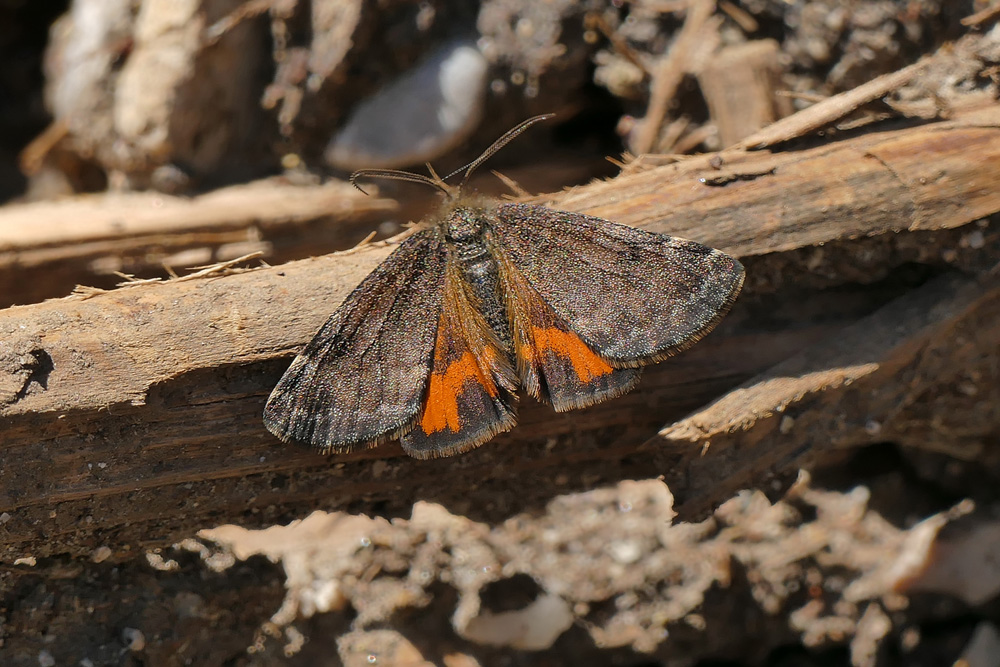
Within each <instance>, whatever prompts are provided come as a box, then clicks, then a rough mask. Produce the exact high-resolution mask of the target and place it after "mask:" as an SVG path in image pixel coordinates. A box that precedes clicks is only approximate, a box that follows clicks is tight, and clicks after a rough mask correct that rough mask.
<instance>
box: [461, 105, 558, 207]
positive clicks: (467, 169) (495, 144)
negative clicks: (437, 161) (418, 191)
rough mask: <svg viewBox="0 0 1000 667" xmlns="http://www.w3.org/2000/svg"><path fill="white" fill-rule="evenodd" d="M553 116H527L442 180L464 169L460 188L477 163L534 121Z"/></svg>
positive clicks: (511, 139)
mask: <svg viewBox="0 0 1000 667" xmlns="http://www.w3.org/2000/svg"><path fill="white" fill-rule="evenodd" d="M555 116H556V115H555V114H554V113H546V114H542V115H541V116H534V117H533V118H529V119H528V120H526V121H524V122H522V123H521V124H520V125H518V126H517V127H515V128H513V129H510V130H507V131H506V132H505V133H504V135H503V136H502V137H500V138H499V139H497V140H496V141H494V142H493V144H492V145H491V146H490V147H489V148H487V149H486V150H485V151H483V154H482V155H480V156H479V157H477V158H476V159H475V160H473V161H472V162H470V163H469V164H467V165H465V166H464V167H461V168H460V169H456V170H455V171H453V172H451V173H450V174H448V175H447V176H445V177H444V180H446V181H447V180H448V179H449V178H451V177H452V176H454V175H455V174H457V173H459V172H462V171H464V172H465V175H464V176H463V177H462V182H461V183H459V184H458V189H459V190H461V189H462V188H463V187H465V184H466V183H468V182H469V177H470V176H472V172H474V171H475V170H476V168H477V167H478V166H479V165H481V164H482V163H484V162H486V161H487V160H489V159H490V158H491V157H493V155H494V154H495V153H496V152H497V151H498V150H500V149H501V148H503V147H504V146H506V145H507V144H509V143H510V142H511V141H513V140H514V139H515V138H517V135H519V134H521V133H522V132H524V131H525V130H527V129H528V128H529V127H531V126H532V125H534V124H535V123H539V122H541V121H543V120H548V119H550V118H555Z"/></svg>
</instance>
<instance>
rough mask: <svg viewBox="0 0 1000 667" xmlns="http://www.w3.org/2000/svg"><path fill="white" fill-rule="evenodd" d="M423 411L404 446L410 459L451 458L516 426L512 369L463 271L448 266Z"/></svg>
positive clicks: (451, 265) (402, 442)
mask: <svg viewBox="0 0 1000 667" xmlns="http://www.w3.org/2000/svg"><path fill="white" fill-rule="evenodd" d="M447 274H448V277H447V279H446V285H445V298H444V305H443V307H442V309H441V316H440V322H439V324H438V327H437V340H436V342H435V344H434V356H433V361H432V370H431V375H430V381H429V383H428V386H427V391H426V393H425V395H424V401H423V409H422V410H421V413H420V418H419V419H418V420H417V422H416V424H415V425H414V427H413V429H412V430H411V431H410V432H409V433H408V434H406V435H405V436H403V437H402V438H401V440H400V443H401V444H402V445H403V449H404V450H406V453H407V454H409V455H410V456H413V457H416V458H420V459H428V458H436V457H440V456H451V455H453V454H459V453H461V452H464V451H468V450H470V449H472V448H473V447H477V446H479V445H481V444H482V443H484V442H486V441H487V440H489V439H490V438H492V437H493V436H495V435H496V434H497V433H500V432H501V431H507V430H510V429H511V428H512V427H513V426H514V423H515V420H516V416H515V412H514V394H513V392H514V390H515V389H516V378H515V374H514V370H513V368H511V366H510V362H509V360H508V358H507V353H506V352H504V351H503V350H502V349H501V348H500V346H499V343H498V341H497V340H496V337H495V336H494V335H493V333H492V331H491V330H490V328H489V325H488V324H487V323H486V321H485V320H484V319H483V316H482V315H481V314H480V313H479V311H478V310H477V309H476V307H475V306H474V305H473V304H472V303H471V302H470V300H469V297H468V294H467V292H466V290H465V288H464V283H463V279H462V277H461V274H460V270H459V268H458V267H457V266H456V265H455V264H453V263H451V264H449V267H448V271H447Z"/></svg>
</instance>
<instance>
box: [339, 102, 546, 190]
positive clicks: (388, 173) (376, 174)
mask: <svg viewBox="0 0 1000 667" xmlns="http://www.w3.org/2000/svg"><path fill="white" fill-rule="evenodd" d="M554 117H555V114H554V113H547V114H542V115H541V116H534V117H533V118H529V119H528V120H526V121H524V122H522V123H521V124H519V125H517V126H516V127H513V128H511V129H509V130H507V131H506V132H505V133H504V134H503V136H502V137H500V138H499V139H497V140H496V141H494V142H493V143H492V144H491V145H490V147H489V148H487V149H486V150H485V151H483V153H482V155H480V156H479V157H477V158H476V159H475V160H473V161H472V162H470V163H469V164H467V165H465V166H464V167H461V168H459V169H456V170H455V171H453V172H451V173H450V174H448V175H447V176H445V177H444V178H441V177H440V176H438V175H437V172H435V171H434V167H432V166H431V165H430V164H428V165H427V171H428V172H430V176H425V175H423V174H415V173H413V172H410V171H400V170H398V169H359V170H357V171H356V172H354V173H353V174H351V185H353V186H354V187H356V188H357V189H358V190H361V192H364V193H365V194H368V193H367V192H365V190H364V188H362V187H361V186H360V185H358V179H361V178H385V179H388V180H390V181H408V182H410V183H423V184H424V185H429V186H430V187H432V188H434V189H436V190H438V191H440V192H441V193H442V194H443V195H444V196H445V199H446V200H448V201H455V200H457V199H458V198H459V197H461V195H462V191H463V190H464V188H465V186H466V184H467V183H468V182H469V177H470V176H472V173H473V172H474V171H475V170H476V169H477V168H478V167H479V165H481V164H482V163H484V162H486V161H487V160H489V159H490V158H491V157H493V155H494V154H495V153H496V152H497V151H499V150H500V149H501V148H503V147H504V146H506V145H507V144H509V143H510V142H511V141H513V140H514V139H515V138H516V137H517V136H518V135H519V134H521V133H522V132H524V131H525V130H527V129H528V128H529V127H531V126H532V125H534V124H535V123H538V122H540V121H543V120H548V119H550V118H554ZM458 174H462V180H461V181H460V182H459V183H458V184H457V185H452V184H450V183H448V179H450V178H452V177H453V176H457V175H458Z"/></svg>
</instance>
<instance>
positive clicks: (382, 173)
mask: <svg viewBox="0 0 1000 667" xmlns="http://www.w3.org/2000/svg"><path fill="white" fill-rule="evenodd" d="M434 176H435V178H431V177H430V176H424V175H423V174H414V173H412V172H409V171H400V170H398V169H358V170H357V171H356V172H354V173H353V174H351V185H353V186H354V187H356V188H357V189H358V190H361V192H364V193H365V194H368V193H367V192H365V189H364V188H362V187H361V186H360V185H358V179H359V178H384V179H386V180H389V181H407V182H408V183H423V184H424V185H429V186H431V187H432V188H436V189H437V190H440V191H441V192H443V193H444V194H446V195H448V194H451V189H450V188H449V187H448V186H447V185H446V184H445V183H444V182H443V181H442V180H441V179H440V178H437V174H435V175H434Z"/></svg>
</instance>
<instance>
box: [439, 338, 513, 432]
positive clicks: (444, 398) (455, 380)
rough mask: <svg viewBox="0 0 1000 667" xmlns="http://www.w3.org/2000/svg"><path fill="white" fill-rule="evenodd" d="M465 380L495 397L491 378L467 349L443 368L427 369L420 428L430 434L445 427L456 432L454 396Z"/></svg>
mask: <svg viewBox="0 0 1000 667" xmlns="http://www.w3.org/2000/svg"><path fill="white" fill-rule="evenodd" d="M439 349H440V347H439ZM435 361H437V360H435ZM487 365H489V364H488V362H487ZM436 366H437V363H435V367H436ZM469 381H473V382H476V383H477V384H479V385H480V386H481V387H482V388H483V389H484V390H485V391H486V393H487V394H489V396H490V398H496V396H497V394H498V393H499V392H498V391H497V385H496V383H495V382H494V381H493V378H491V377H489V376H488V375H487V374H485V373H483V369H482V368H481V367H480V365H479V362H478V361H477V360H476V358H475V357H474V356H473V355H472V353H471V352H468V351H466V352H465V354H463V355H462V356H461V357H460V358H459V359H458V361H453V362H451V363H450V364H448V365H447V366H446V367H445V369H444V372H434V373H431V379H430V383H429V386H428V388H427V399H426V402H425V404H424V414H423V416H422V417H421V418H420V428H421V430H423V432H424V433H426V434H427V435H430V434H431V433H437V432H438V431H443V430H445V429H449V430H451V431H452V432H454V433H457V432H458V431H459V430H460V429H461V427H462V423H461V419H460V417H459V414H458V396H459V394H461V393H462V391H463V389H462V387H463V386H464V385H465V383H466V382H469Z"/></svg>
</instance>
